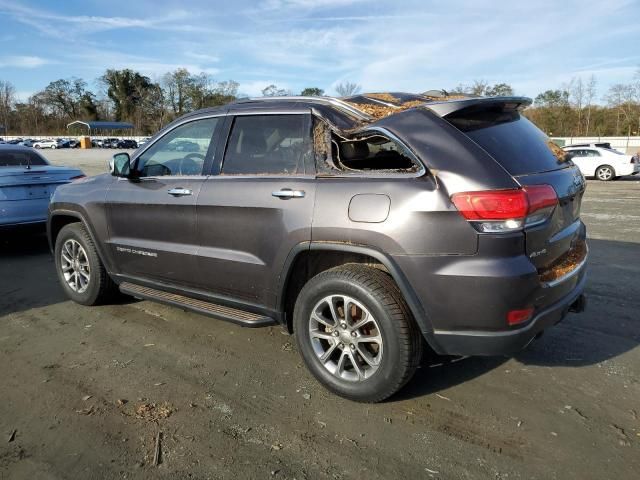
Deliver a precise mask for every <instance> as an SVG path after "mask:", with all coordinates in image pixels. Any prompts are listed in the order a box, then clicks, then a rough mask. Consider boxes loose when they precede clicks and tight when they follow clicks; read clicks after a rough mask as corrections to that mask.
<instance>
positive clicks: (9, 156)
mask: <svg viewBox="0 0 640 480" xmlns="http://www.w3.org/2000/svg"><path fill="white" fill-rule="evenodd" d="M27 165H32V166H43V165H47V162H45V161H44V159H43V158H42V157H41V156H40V155H38V154H37V153H34V152H29V151H27V152H16V151H8V152H6V151H5V152H3V151H2V149H0V167H26V166H27Z"/></svg>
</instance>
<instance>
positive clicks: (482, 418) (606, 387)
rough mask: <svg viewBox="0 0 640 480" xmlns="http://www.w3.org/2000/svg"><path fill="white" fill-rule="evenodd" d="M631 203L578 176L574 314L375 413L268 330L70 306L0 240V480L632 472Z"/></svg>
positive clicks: (635, 395) (433, 375) (454, 366)
mask: <svg viewBox="0 0 640 480" xmlns="http://www.w3.org/2000/svg"><path fill="white" fill-rule="evenodd" d="M112 153H113V151H101V150H93V151H78V150H76V151H70V152H69V151H63V150H60V151H51V152H49V151H47V152H46V153H45V154H46V155H47V157H49V158H50V159H51V160H52V162H54V163H66V164H70V165H79V166H80V167H81V168H83V169H84V170H85V172H86V173H89V174H95V173H100V172H102V171H104V170H105V168H106V166H105V159H107V158H108V157H109V156H110V154H112ZM638 200H640V182H638V181H636V180H634V179H625V180H623V181H619V182H614V183H609V184H603V183H598V182H594V181H590V182H589V185H588V190H587V194H586V198H585V201H584V204H583V218H584V220H585V222H586V223H587V226H588V228H589V236H590V249H591V260H590V267H589V268H590V273H589V281H588V286H587V294H588V296H589V305H588V310H587V312H586V313H584V314H581V315H575V314H571V315H569V316H568V317H567V318H566V320H565V321H564V322H563V323H561V324H560V325H558V326H556V327H555V328H553V329H551V330H549V331H548V332H547V333H546V334H545V335H544V336H543V337H542V338H541V339H540V340H538V341H536V342H534V343H533V344H532V345H531V346H530V347H529V349H528V350H526V351H524V352H522V353H520V354H519V355H517V356H516V357H515V358H512V359H506V358H467V359H462V360H459V361H455V359H443V358H432V359H428V360H425V362H424V365H423V367H422V368H421V369H420V370H419V371H418V373H417V375H416V376H415V378H414V379H413V381H412V382H411V383H410V384H409V385H408V386H407V387H406V388H405V389H404V390H403V391H402V392H401V394H400V395H397V396H395V397H393V398H392V399H390V400H389V401H387V402H385V403H382V404H378V405H361V404H356V403H351V402H349V401H346V400H343V399H341V398H338V397H336V396H333V395H331V394H329V393H327V392H326V391H325V390H324V389H323V388H322V387H320V386H319V385H318V384H317V383H316V382H315V381H314V379H313V378H312V377H311V376H310V374H309V373H307V371H306V370H305V368H304V366H303V364H302V362H301V360H300V357H299V356H298V353H297V352H296V347H295V345H294V342H293V339H292V338H291V337H289V336H287V335H285V334H283V333H282V332H281V330H280V329H279V328H275V327H274V328H265V329H257V330H251V329H243V328H240V327H237V326H234V325H231V324H228V323H225V322H221V321H216V320H213V319H210V318H207V317H203V316H200V315H196V314H192V313H186V312H183V311H181V310H180V309H177V308H172V307H167V306H162V305H158V304H153V303H150V302H146V301H134V300H130V301H123V302H122V303H120V304H117V305H106V306H101V307H93V308H88V307H82V306H80V305H76V304H74V303H71V302H70V301H68V300H67V299H66V298H65V296H64V295H63V292H62V290H61V288H60V287H59V286H58V283H57V280H56V276H55V272H54V266H53V260H52V258H51V256H50V253H49V251H48V249H47V245H46V241H45V240H44V239H43V238H42V237H31V238H13V239H6V238H5V239H3V240H0V245H1V246H2V249H1V250H0V299H1V300H0V322H1V326H2V327H1V330H0V362H1V363H2V365H4V368H2V369H0V386H1V387H0V478H1V479H5V478H6V479H9V478H11V479H20V478H29V479H31V478H92V479H99V478H105V479H116V478H197V479H205V478H229V479H235V478H256V479H262V478H275V479H285V478H289V479H292V478H296V479H306V478H309V479H315V478H321V479H324V478H327V479H348V478H370V479H377V478H447V479H449V478H450V479H480V478H482V479H484V478H492V479H507V478H509V479H514V478H515V479H519V478H522V479H534V478H537V479H553V478H557V479H567V478H580V479H602V478H617V479H635V478H638V472H639V471H640V403H639V402H638V399H639V398H640V383H639V381H640V349H639V348H637V347H638V343H640V315H639V314H638V311H640V281H639V279H640V213H639V212H638V208H637V206H638V205H639V202H638ZM160 432H161V437H160V442H159V443H160V458H159V460H160V464H159V465H158V466H153V457H154V453H155V446H156V439H157V436H158V434H159V433H160Z"/></svg>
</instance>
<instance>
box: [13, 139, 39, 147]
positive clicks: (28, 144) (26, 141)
mask: <svg viewBox="0 0 640 480" xmlns="http://www.w3.org/2000/svg"><path fill="white" fill-rule="evenodd" d="M34 142H35V140H32V139H30V138H26V139H24V140H20V141H19V142H18V143H16V145H21V146H23V147H33V143H34Z"/></svg>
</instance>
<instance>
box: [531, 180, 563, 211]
mask: <svg viewBox="0 0 640 480" xmlns="http://www.w3.org/2000/svg"><path fill="white" fill-rule="evenodd" d="M523 190H524V191H525V192H526V193H527V198H528V199H529V212H528V213H533V212H535V211H536V210H540V209H541V208H547V207H555V206H556V205H557V203H558V196H557V195H556V191H555V190H554V189H553V187H552V186H551V185H531V186H529V187H524V188H523Z"/></svg>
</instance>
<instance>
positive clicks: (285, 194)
mask: <svg viewBox="0 0 640 480" xmlns="http://www.w3.org/2000/svg"><path fill="white" fill-rule="evenodd" d="M271 195H273V196H274V197H278V198H281V199H283V200H287V199H289V198H304V190H291V189H290V188H283V189H282V190H276V191H275V192H271Z"/></svg>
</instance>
